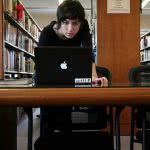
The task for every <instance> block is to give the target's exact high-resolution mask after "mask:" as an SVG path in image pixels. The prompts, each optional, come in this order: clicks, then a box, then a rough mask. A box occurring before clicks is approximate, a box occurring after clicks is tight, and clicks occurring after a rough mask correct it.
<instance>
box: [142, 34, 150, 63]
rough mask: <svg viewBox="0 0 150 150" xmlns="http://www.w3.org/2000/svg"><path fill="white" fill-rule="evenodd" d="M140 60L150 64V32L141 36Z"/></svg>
mask: <svg viewBox="0 0 150 150" xmlns="http://www.w3.org/2000/svg"><path fill="white" fill-rule="evenodd" d="M140 62H141V64H143V65H150V32H147V33H145V34H144V35H142V36H141V38H140Z"/></svg>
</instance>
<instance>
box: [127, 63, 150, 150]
mask: <svg viewBox="0 0 150 150" xmlns="http://www.w3.org/2000/svg"><path fill="white" fill-rule="evenodd" d="M129 80H130V84H131V87H147V86H149V87H150V66H148V65H147V66H144V65H142V66H137V67H133V68H131V69H130V71H129ZM148 112H149V113H150V107H149V106H132V107H131V135H130V150H133V148H134V142H141V143H142V150H149V149H150V145H149V144H148V143H149V142H148V140H150V137H149V136H150V134H149V133H148V131H147V128H150V121H148V120H147V117H146V113H148ZM135 128H137V129H138V128H139V129H141V131H139V132H137V135H136V139H135V138H134V135H135ZM148 135H149V136H148Z"/></svg>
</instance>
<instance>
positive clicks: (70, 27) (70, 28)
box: [68, 23, 74, 32]
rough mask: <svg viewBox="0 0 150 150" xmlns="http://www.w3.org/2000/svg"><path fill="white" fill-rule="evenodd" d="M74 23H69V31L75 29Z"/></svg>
mask: <svg viewBox="0 0 150 150" xmlns="http://www.w3.org/2000/svg"><path fill="white" fill-rule="evenodd" d="M73 28H74V27H73V25H72V24H71V23H69V25H68V31H69V32H72V31H73Z"/></svg>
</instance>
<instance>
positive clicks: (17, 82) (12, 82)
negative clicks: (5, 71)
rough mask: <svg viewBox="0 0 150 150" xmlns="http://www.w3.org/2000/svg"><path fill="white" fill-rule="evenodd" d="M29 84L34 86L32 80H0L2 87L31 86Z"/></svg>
mask: <svg viewBox="0 0 150 150" xmlns="http://www.w3.org/2000/svg"><path fill="white" fill-rule="evenodd" d="M29 84H32V78H22V79H4V80H0V85H29Z"/></svg>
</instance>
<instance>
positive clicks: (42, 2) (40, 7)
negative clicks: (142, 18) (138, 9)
mask: <svg viewBox="0 0 150 150" xmlns="http://www.w3.org/2000/svg"><path fill="white" fill-rule="evenodd" d="M20 1H21V2H22V3H23V5H24V6H25V7H26V9H27V10H28V11H29V13H30V14H31V16H33V18H34V19H35V21H36V22H37V23H38V24H39V26H40V27H41V28H43V27H44V26H45V25H46V24H48V23H49V22H50V21H51V20H53V19H55V18H56V9H57V7H58V4H59V3H58V0H20ZM79 1H80V2H81V4H82V5H83V7H84V8H85V11H86V16H90V14H91V2H93V7H94V15H96V1H97V0H79ZM145 1H147V2H146V5H145V6H144V7H143V8H142V14H141V15H150V0H142V3H144V2H145Z"/></svg>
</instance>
